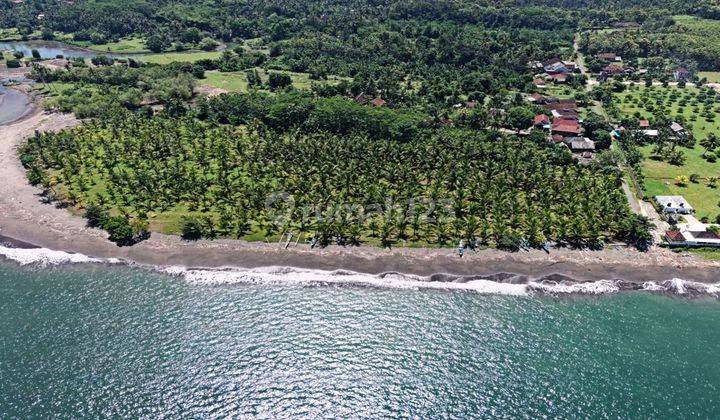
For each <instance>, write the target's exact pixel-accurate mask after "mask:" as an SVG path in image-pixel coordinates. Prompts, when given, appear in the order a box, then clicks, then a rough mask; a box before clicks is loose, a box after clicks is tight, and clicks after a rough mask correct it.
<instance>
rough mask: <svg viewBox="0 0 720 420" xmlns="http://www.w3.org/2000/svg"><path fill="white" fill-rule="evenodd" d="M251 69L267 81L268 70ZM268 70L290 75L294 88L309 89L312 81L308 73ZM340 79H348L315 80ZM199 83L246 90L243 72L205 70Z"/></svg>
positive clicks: (335, 82)
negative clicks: (203, 77)
mask: <svg viewBox="0 0 720 420" xmlns="http://www.w3.org/2000/svg"><path fill="white" fill-rule="evenodd" d="M253 70H257V72H258V74H259V75H260V79H262V81H263V83H267V81H268V71H267V70H264V69H261V68H256V69H253ZM269 72H277V73H285V74H288V75H290V77H291V78H292V81H293V87H294V88H295V89H299V90H309V89H310V86H311V83H312V82H313V81H312V80H311V79H310V75H309V74H308V73H294V72H289V71H280V70H270V71H269ZM342 80H349V79H343V78H341V77H337V76H329V77H328V79H327V80H325V81H316V82H318V83H320V82H324V83H329V84H337V83H340V82H341V81H342ZM200 84H204V85H208V86H212V87H214V88H218V89H223V90H227V91H229V92H247V91H248V82H247V76H246V74H245V72H219V71H208V72H205V80H201V81H200Z"/></svg>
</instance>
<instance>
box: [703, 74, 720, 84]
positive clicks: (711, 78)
mask: <svg viewBox="0 0 720 420" xmlns="http://www.w3.org/2000/svg"><path fill="white" fill-rule="evenodd" d="M698 77H700V78H701V79H702V78H703V77H705V78H706V79H707V81H708V82H710V83H720V71H701V72H699V73H698Z"/></svg>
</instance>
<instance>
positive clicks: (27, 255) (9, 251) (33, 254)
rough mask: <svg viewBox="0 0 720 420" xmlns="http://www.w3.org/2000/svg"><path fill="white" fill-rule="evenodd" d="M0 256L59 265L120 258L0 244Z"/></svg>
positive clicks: (24, 262) (25, 263) (33, 262)
mask: <svg viewBox="0 0 720 420" xmlns="http://www.w3.org/2000/svg"><path fill="white" fill-rule="evenodd" d="M0 256H3V257H5V258H7V259H8V260H11V261H15V262H17V263H18V264H20V265H31V264H35V265H39V266H43V267H45V266H48V265H60V264H80V263H109V264H116V263H119V262H120V260H118V259H114V258H110V259H99V258H92V257H88V256H87V255H83V254H71V253H68V252H63V251H53V250H51V249H46V248H11V247H6V246H2V245H0Z"/></svg>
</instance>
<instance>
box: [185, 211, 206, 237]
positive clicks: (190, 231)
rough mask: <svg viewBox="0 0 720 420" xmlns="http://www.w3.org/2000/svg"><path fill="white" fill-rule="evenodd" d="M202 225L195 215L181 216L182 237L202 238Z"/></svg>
mask: <svg viewBox="0 0 720 420" xmlns="http://www.w3.org/2000/svg"><path fill="white" fill-rule="evenodd" d="M202 234H203V225H202V223H201V222H200V220H198V219H196V218H195V217H183V219H182V238H183V239H185V240H186V241H197V240H198V239H201V238H202Z"/></svg>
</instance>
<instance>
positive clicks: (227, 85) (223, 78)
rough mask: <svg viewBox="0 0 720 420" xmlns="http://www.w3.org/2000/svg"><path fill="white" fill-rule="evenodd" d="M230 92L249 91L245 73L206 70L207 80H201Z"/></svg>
mask: <svg viewBox="0 0 720 420" xmlns="http://www.w3.org/2000/svg"><path fill="white" fill-rule="evenodd" d="M199 83H200V84H203V85H210V86H212V87H215V88H218V89H224V90H227V91H229V92H247V91H248V84H247V77H245V73H237V72H233V73H221V72H219V71H207V72H205V80H201V81H200V82H199Z"/></svg>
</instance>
